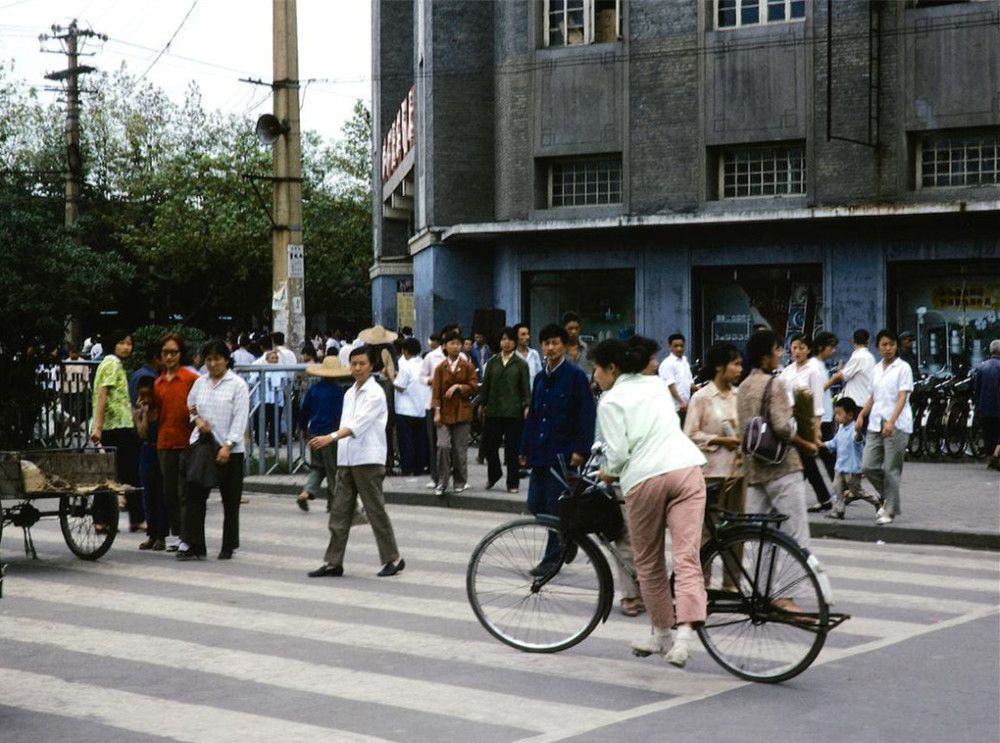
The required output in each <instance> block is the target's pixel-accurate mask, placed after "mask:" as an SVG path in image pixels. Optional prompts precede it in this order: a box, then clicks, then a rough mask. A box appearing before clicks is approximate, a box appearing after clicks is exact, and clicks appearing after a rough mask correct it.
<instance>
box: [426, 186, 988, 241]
mask: <svg viewBox="0 0 1000 743" xmlns="http://www.w3.org/2000/svg"><path fill="white" fill-rule="evenodd" d="M989 212H998V213H1000V199H989V200H977V201H973V202H965V201H957V202H948V203H922V204H892V205H871V206H835V207H818V206H813V207H799V208H786V209H768V210H763V209H761V210H744V211H735V210H727V211H719V212H711V211H707V212H699V213H697V214H650V215H623V216H618V217H594V218H584V219H550V220H523V221H511V222H476V223H469V224H456V225H453V226H451V227H447V228H443V229H442V228H438V229H442V232H441V233H440V241H441V242H448V241H449V240H461V239H463V238H468V239H476V238H488V237H495V236H501V235H510V234H524V233H532V232H564V231H566V232H568V231H579V230H607V229H616V228H618V229H633V228H642V227H644V228H648V227H682V226H704V227H707V226H711V225H732V224H746V223H762V222H781V221H796V222H808V221H813V220H831V219H857V218H866V217H867V218H872V217H909V216H921V215H935V214H940V215H948V214H970V213H989ZM421 247H426V246H421ZM414 252H416V251H415V250H414V249H413V241H411V243H410V253H411V254H412V253H414Z"/></svg>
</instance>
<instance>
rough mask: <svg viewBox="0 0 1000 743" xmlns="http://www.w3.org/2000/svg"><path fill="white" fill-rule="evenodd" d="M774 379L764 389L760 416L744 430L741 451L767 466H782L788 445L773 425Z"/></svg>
mask: <svg viewBox="0 0 1000 743" xmlns="http://www.w3.org/2000/svg"><path fill="white" fill-rule="evenodd" d="M773 383H774V377H771V378H770V379H769V380H767V385H766V386H765V387H764V399H763V400H761V403H760V414H759V415H755V416H754V417H753V418H751V419H750V420H748V421H747V424H746V427H745V428H744V429H743V441H742V442H741V445H740V449H741V450H742V451H743V453H744V454H749V455H750V456H752V457H754V458H756V459H759V460H760V461H762V462H765V463H767V464H781V463H782V462H783V461H784V460H785V454H787V453H788V444H787V443H786V442H785V441H782V440H781V439H780V438H779V437H778V435H777V434H776V433H775V432H774V426H773V425H771V385H772V384H773Z"/></svg>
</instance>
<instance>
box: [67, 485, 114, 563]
mask: <svg viewBox="0 0 1000 743" xmlns="http://www.w3.org/2000/svg"><path fill="white" fill-rule="evenodd" d="M59 526H60V527H62V533H63V537H65V539H66V545H67V546H68V547H69V548H70V551H71V552H72V553H73V554H74V555H76V556H77V557H79V558H80V559H81V560H96V559H97V558H98V557H100V556H101V555H103V554H104V553H105V552H107V551H108V550H109V549H111V544H112V543H113V542H114V541H115V536H117V534H118V496H117V495H115V494H114V493H112V492H108V491H105V492H96V493H90V494H88V495H64V496H61V497H60V498H59Z"/></svg>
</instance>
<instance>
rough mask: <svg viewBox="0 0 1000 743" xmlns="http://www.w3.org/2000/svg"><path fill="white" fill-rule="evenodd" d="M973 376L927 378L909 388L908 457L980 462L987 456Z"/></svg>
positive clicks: (922, 378) (926, 376)
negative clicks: (911, 419)
mask: <svg viewBox="0 0 1000 743" xmlns="http://www.w3.org/2000/svg"><path fill="white" fill-rule="evenodd" d="M976 397H977V396H976V395H975V394H974V377H973V375H971V374H965V375H962V376H950V375H949V376H928V375H925V376H923V377H921V378H920V379H919V380H918V381H917V382H915V383H914V385H913V394H912V395H911V402H910V407H911V408H912V410H913V433H912V434H910V440H909V443H908V445H907V448H906V452H907V454H908V455H909V456H910V457H911V458H924V459H943V458H951V459H963V458H966V457H974V458H976V459H982V458H983V457H985V456H986V455H987V453H988V452H987V451H986V444H985V441H984V437H983V427H982V422H981V420H980V415H979V405H978V401H977V399H976Z"/></svg>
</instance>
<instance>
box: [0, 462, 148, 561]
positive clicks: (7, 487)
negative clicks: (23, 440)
mask: <svg viewBox="0 0 1000 743" xmlns="http://www.w3.org/2000/svg"><path fill="white" fill-rule="evenodd" d="M22 460H26V461H28V462H31V463H33V464H34V465H36V466H37V467H38V468H39V469H40V470H41V472H42V474H44V475H45V483H44V486H43V487H41V488H32V489H30V490H26V489H25V486H24V480H23V478H22V465H21V462H22ZM131 490H132V488H130V487H127V486H122V485H119V484H118V483H116V482H115V453H114V451H113V450H110V449H104V450H97V449H89V450H64V449H42V450H36V451H25V452H0V541H2V539H3V530H4V528H5V527H6V526H8V525H10V526H14V527H19V528H20V529H21V530H22V531H23V534H24V551H25V554H26V555H30V556H32V557H37V556H38V555H37V554H36V552H35V545H34V542H33V541H32V539H31V527H32V526H34V525H35V524H36V523H38V521H39V520H40V519H43V518H49V517H56V516H57V517H58V518H59V525H60V527H61V528H62V533H63V537H64V538H65V539H66V544H67V546H68V547H69V548H70V551H71V552H72V553H73V554H74V555H76V556H77V557H79V558H80V559H82V560H96V559H97V558H99V557H100V556H101V555H103V554H104V553H105V552H107V551H108V550H109V549H111V545H112V544H113V543H114V541H115V537H116V536H117V534H118V496H119V495H120V494H124V493H127V492H130V491H131ZM49 500H57V501H58V507H53V506H50V507H49V508H48V509H44V508H43V505H44V503H45V501H49Z"/></svg>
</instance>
